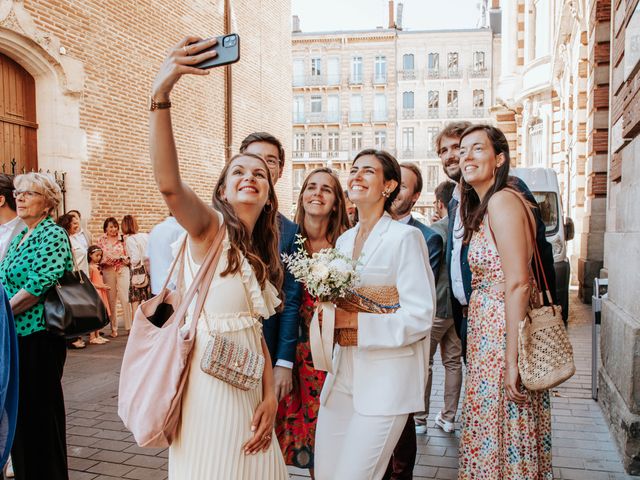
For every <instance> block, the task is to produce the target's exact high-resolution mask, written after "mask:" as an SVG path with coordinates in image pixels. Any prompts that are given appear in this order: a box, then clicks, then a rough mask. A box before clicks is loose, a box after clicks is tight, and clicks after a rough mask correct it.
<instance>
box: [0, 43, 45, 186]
mask: <svg viewBox="0 0 640 480" xmlns="http://www.w3.org/2000/svg"><path fill="white" fill-rule="evenodd" d="M37 132H38V124H37V123H36V88H35V81H34V79H33V77H32V76H31V75H30V74H29V72H27V71H26V70H25V69H24V68H22V67H21V66H20V65H18V64H17V63H16V62H14V61H13V60H12V59H11V58H9V57H7V56H6V55H3V54H0V172H1V171H3V168H4V172H5V173H13V172H14V170H13V168H12V165H13V164H14V163H15V173H22V171H25V170H26V171H30V170H38V135H37Z"/></svg>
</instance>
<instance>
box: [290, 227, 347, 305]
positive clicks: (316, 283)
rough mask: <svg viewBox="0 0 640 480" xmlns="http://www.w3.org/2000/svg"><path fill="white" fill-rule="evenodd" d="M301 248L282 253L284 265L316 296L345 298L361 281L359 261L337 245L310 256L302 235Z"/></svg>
mask: <svg viewBox="0 0 640 480" xmlns="http://www.w3.org/2000/svg"><path fill="white" fill-rule="evenodd" d="M296 244H297V245H298V250H297V251H296V252H295V253H293V254H291V255H287V254H282V259H283V262H284V264H285V265H286V266H287V268H288V269H289V271H290V272H291V274H292V275H293V276H294V278H295V279H296V280H298V281H299V282H302V283H303V284H304V285H305V287H306V288H307V291H308V292H309V294H311V295H312V296H314V297H316V298H318V299H320V300H335V299H337V298H341V297H344V295H345V294H346V292H347V290H349V289H351V288H353V287H354V285H355V283H356V281H357V280H358V273H357V272H356V266H357V264H358V262H357V261H355V260H352V259H350V258H349V257H347V256H346V255H344V254H342V253H341V252H339V251H338V250H336V249H335V248H325V249H322V250H320V251H319V252H316V253H314V254H313V255H311V256H309V254H308V253H307V251H306V250H305V249H304V239H303V238H302V237H301V236H300V235H298V239H297V240H296Z"/></svg>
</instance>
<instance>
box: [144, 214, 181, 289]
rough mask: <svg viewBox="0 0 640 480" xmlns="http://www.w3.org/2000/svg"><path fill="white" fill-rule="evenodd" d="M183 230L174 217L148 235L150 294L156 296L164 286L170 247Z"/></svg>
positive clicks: (171, 254) (170, 252)
mask: <svg viewBox="0 0 640 480" xmlns="http://www.w3.org/2000/svg"><path fill="white" fill-rule="evenodd" d="M183 233H184V229H183V228H182V227H181V226H180V224H179V223H178V221H177V220H176V219H175V218H174V217H167V218H166V219H165V220H164V221H163V222H162V223H159V224H158V225H156V226H155V227H153V229H152V230H151V233H149V241H148V244H147V257H148V258H149V270H150V271H149V276H150V278H151V293H152V294H154V295H157V294H158V293H160V289H161V288H162V285H163V284H164V281H165V279H166V278H167V274H168V273H169V268H170V267H171V262H172V261H173V252H172V250H171V245H172V244H173V243H174V242H175V241H176V240H178V238H179V237H180V235H182V234H183Z"/></svg>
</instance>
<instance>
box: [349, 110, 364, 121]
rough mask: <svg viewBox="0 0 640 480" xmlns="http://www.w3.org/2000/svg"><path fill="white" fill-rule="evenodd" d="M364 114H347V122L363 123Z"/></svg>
mask: <svg viewBox="0 0 640 480" xmlns="http://www.w3.org/2000/svg"><path fill="white" fill-rule="evenodd" d="M365 118H366V116H365V114H364V112H361V111H351V112H349V122H351V123H363V122H364V121H365Z"/></svg>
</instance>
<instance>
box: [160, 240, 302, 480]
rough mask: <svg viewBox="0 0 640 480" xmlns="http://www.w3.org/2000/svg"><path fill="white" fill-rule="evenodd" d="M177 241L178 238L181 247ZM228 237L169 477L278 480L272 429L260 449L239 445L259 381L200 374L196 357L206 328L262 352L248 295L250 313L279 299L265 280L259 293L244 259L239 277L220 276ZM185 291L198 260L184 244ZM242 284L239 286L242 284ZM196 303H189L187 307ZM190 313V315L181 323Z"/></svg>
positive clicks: (281, 473)
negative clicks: (246, 385)
mask: <svg viewBox="0 0 640 480" xmlns="http://www.w3.org/2000/svg"><path fill="white" fill-rule="evenodd" d="M180 242H181V241H179V242H176V244H180ZM228 248H229V241H228V240H227V239H225V240H224V243H223V252H222V255H221V257H220V262H219V263H218V267H217V269H216V273H215V275H214V278H213V281H212V282H211V287H210V290H209V294H208V295H207V300H206V303H205V307H204V311H203V313H202V315H201V316H200V319H199V320H198V326H197V334H196V342H195V347H194V351H193V354H192V357H191V365H190V371H189V377H188V380H187V384H186V386H185V392H184V397H183V401H182V423H181V427H180V431H179V433H178V435H177V438H175V439H174V441H173V442H172V445H171V447H170V449H169V479H170V480H182V479H184V480H218V479H219V480H223V479H224V480H227V479H228V480H243V479H246V480H258V479H260V480H280V479H282V480H284V479H287V478H289V476H288V474H287V469H286V466H285V463H284V459H283V457H282V453H281V451H280V447H279V445H278V440H277V438H276V435H275V433H272V437H271V438H272V441H271V447H270V448H269V449H268V450H267V451H266V452H260V453H256V454H255V455H245V454H244V452H243V450H242V446H243V445H244V443H245V442H246V441H247V440H249V439H250V438H251V437H252V432H251V420H252V418H253V415H254V413H255V410H256V408H257V406H258V404H259V403H260V402H261V400H262V386H261V385H260V386H258V387H257V388H255V389H253V390H249V391H245V390H240V389H238V388H235V387H232V386H231V385H229V384H227V383H225V382H223V381H221V380H218V379H217V378H214V377H212V376H211V375H208V374H206V373H204V372H203V371H202V370H201V369H200V360H201V358H202V355H203V354H204V351H205V348H206V345H207V342H208V341H209V338H210V336H209V331H208V329H207V325H206V323H205V322H208V323H209V327H210V329H211V330H212V331H214V330H215V331H218V332H224V333H225V335H226V336H227V337H228V338H230V339H231V340H233V341H234V342H237V343H239V344H241V345H244V346H246V347H248V348H250V349H251V350H253V351H255V352H260V353H262V346H261V337H262V324H261V323H260V321H259V320H256V319H254V318H253V317H252V316H251V315H250V313H249V305H248V302H247V296H249V297H250V299H251V302H252V304H253V311H254V313H255V314H256V315H260V316H262V317H263V318H268V317H270V316H271V315H273V314H274V313H275V308H276V307H277V306H278V305H279V304H280V300H279V298H278V296H277V290H276V289H275V288H274V287H273V285H271V284H270V283H267V285H266V288H265V290H262V289H261V288H260V284H259V283H258V280H257V278H256V276H255V274H254V272H253V270H252V268H251V266H250V264H249V262H248V261H247V260H246V259H244V258H243V261H242V267H241V274H240V273H237V274H234V275H227V276H225V277H221V276H220V272H222V271H224V269H225V268H226V265H227V250H228ZM184 264H185V267H184V280H185V283H184V285H185V289H187V288H189V285H190V284H191V282H192V281H193V278H194V276H195V275H196V274H197V272H198V268H199V265H198V264H196V263H195V262H194V261H193V258H192V256H191V252H190V249H189V248H188V247H187V249H186V253H185V262H184ZM243 283H244V286H245V287H246V293H245V288H244V287H243V285H242V284H243ZM194 306H195V300H194V302H193V304H192V306H191V308H192V309H193V308H194ZM190 320H191V318H190V317H188V319H187V321H190Z"/></svg>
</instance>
